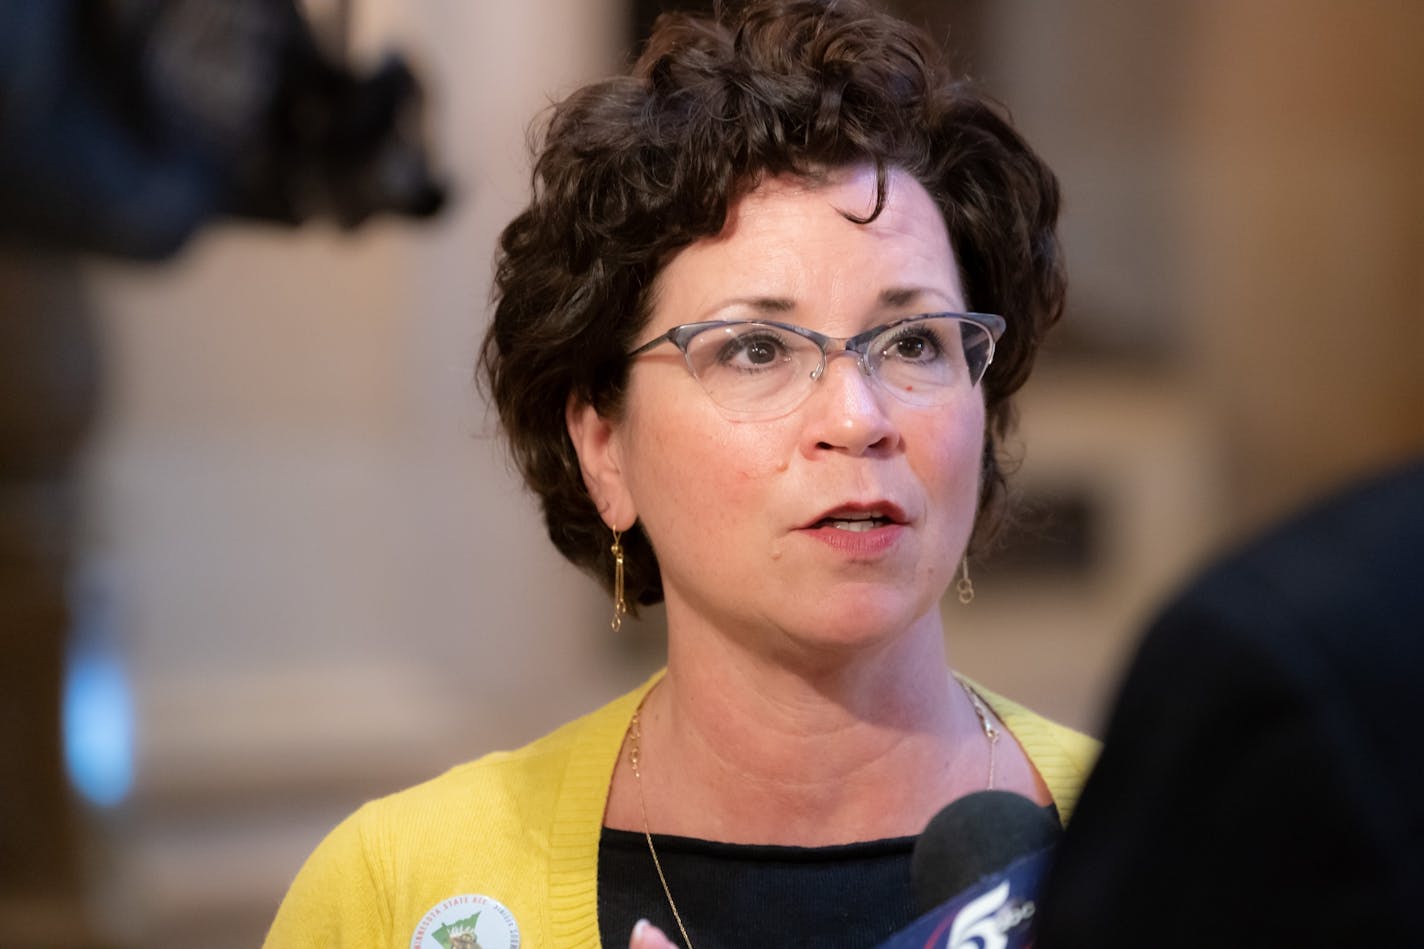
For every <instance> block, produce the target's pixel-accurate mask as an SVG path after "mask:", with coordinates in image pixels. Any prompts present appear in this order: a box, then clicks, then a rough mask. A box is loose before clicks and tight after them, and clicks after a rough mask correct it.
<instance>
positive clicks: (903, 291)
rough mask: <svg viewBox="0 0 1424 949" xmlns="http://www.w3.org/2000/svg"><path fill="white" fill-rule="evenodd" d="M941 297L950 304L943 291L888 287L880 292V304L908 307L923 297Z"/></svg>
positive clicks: (929, 288) (926, 288) (924, 288)
mask: <svg viewBox="0 0 1424 949" xmlns="http://www.w3.org/2000/svg"><path fill="white" fill-rule="evenodd" d="M927 296H933V297H939V298H941V299H944V300H945V302H946V303H948V302H949V301H948V299H947V298H946V297H945V294H944V292H943V291H942V290H936V289H934V288H933V287H887V288H886V289H884V290H881V291H880V304H881V305H882V306H887V307H900V306H908V305H909V304H911V303H914V302H915V301H916V300H918V299H920V298H921V297H927Z"/></svg>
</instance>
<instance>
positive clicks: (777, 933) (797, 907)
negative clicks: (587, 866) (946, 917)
mask: <svg viewBox="0 0 1424 949" xmlns="http://www.w3.org/2000/svg"><path fill="white" fill-rule="evenodd" d="M653 844H654V845H655V846H656V847H657V850H658V860H659V861H660V862H661V863H662V866H663V872H664V873H665V874H666V875H667V882H668V888H669V889H670V890H671V891H672V898H673V900H674V901H676V903H677V910H678V912H679V913H680V914H681V915H682V921H683V924H684V925H686V926H687V934H688V936H690V937H691V939H692V943H693V945H694V946H695V947H696V949H717V947H728V949H732V947H735V949H747V947H749V946H818V947H820V946H826V947H847V949H850V947H860V946H863V947H867V949H868V947H872V946H876V945H878V944H879V943H881V942H883V941H884V940H886V939H888V938H889V937H890V936H891V935H892V934H893V933H895V932H897V931H898V930H900V929H903V928H905V927H906V926H908V925H909V924H910V923H911V922H913V921H914V920H915V918H916V916H917V915H918V914H917V913H916V912H915V906H914V898H913V897H912V895H911V893H910V851H911V850H912V848H913V847H914V844H915V838H914V837H896V838H892V839H889V840H874V841H869V842H866V843H854V844H844V845H840V846H834V847H772V846H760V845H750V844H724V843H713V842H711V841H705V840H693V839H690V838H687V837H666V836H662V835H660V834H654V835H653ZM644 917H646V918H647V919H648V920H650V921H651V922H652V923H654V924H655V925H656V926H657V927H658V928H659V929H661V930H662V931H663V932H665V933H667V934H668V938H670V939H672V940H673V942H675V943H677V944H678V945H680V946H681V945H682V941H683V940H682V936H681V934H679V933H678V929H677V924H676V923H675V922H674V921H673V917H672V911H671V910H670V909H668V900H667V896H666V894H664V893H663V887H662V884H661V883H659V882H658V875H657V871H656V870H655V869H654V868H653V858H652V857H651V856H650V855H649V854H648V842H647V840H646V839H645V838H644V836H643V835H642V834H640V833H636V832H632V831H625V830H610V829H609V828H607V827H605V828H604V829H603V836H602V838H601V840H600V842H599V847H598V928H599V935H600V937H601V938H602V941H603V945H604V946H605V949H625V947H626V946H627V945H628V937H629V935H630V934H631V933H632V931H633V924H634V923H636V922H637V921H638V920H639V919H641V918H644Z"/></svg>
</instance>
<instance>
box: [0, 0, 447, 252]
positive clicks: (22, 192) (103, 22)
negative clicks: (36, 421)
mask: <svg viewBox="0 0 1424 949" xmlns="http://www.w3.org/2000/svg"><path fill="white" fill-rule="evenodd" d="M421 111H422V97H421V90H420V86H419V84H418V83H417V81H416V79H415V76H414V75H413V74H412V72H411V70H410V69H409V68H408V67H407V66H406V64H405V63H404V62H403V61H402V60H400V59H399V58H396V57H394V56H393V57H390V58H388V59H387V60H386V61H385V62H384V64H383V65H381V66H380V67H379V68H378V69H377V70H376V71H375V72H374V73H373V74H371V75H368V76H357V75H355V74H353V73H352V72H350V71H348V70H347V69H346V68H345V67H344V66H343V65H341V64H340V63H338V62H335V61H333V59H332V58H331V57H330V56H329V55H328V54H326V53H325V52H323V50H322V48H321V47H320V46H319V45H318V43H317V41H316V38H315V36H314V34H313V32H312V30H311V28H310V26H309V25H308V23H307V22H306V20H305V19H304V18H303V17H302V15H301V12H300V11H299V10H298V9H297V7H296V5H295V3H294V2H293V0H0V241H5V242H8V243H12V244H15V243H19V244H22V245H25V246H36V245H37V244H45V245H50V246H52V247H55V248H60V249H77V250H87V251H97V252H101V253H105V254H113V255H117V256H121V257H131V258H142V259H158V258H162V257H166V256H169V255H171V254H172V253H174V252H175V251H176V250H178V248H179V247H181V246H182V244H183V242H184V241H186V240H187V239H188V238H189V237H190V236H191V235H192V234H193V233H194V231H196V230H197V228H198V227H199V226H200V225H202V224H203V223H204V222H206V221H208V220H210V219H212V218H215V217H219V216H224V215H230V216H238V217H246V218H255V219H260V220H266V221H276V222H282V223H286V224H297V223H301V222H303V221H305V220H307V219H309V218H311V217H313V216H316V215H325V216H330V217H332V218H334V219H335V220H336V221H337V222H339V223H340V224H341V225H342V226H344V227H354V226H355V225H357V224H360V223H361V222H362V221H364V220H366V219H367V218H368V217H370V216H371V215H372V214H375V213H378V212H383V211H390V212H395V213H398V214H406V215H414V216H418V217H424V216H428V215H431V214H433V213H435V212H436V211H437V210H438V209H439V208H440V206H441V204H442V202H443V199H444V188H443V186H442V184H441V183H439V182H438V181H437V180H436V178H435V176H434V175H433V173H432V172H431V170H430V167H429V161H428V155H427V150H426V147H425V145H424V143H423V140H422V136H423V129H422V122H421Z"/></svg>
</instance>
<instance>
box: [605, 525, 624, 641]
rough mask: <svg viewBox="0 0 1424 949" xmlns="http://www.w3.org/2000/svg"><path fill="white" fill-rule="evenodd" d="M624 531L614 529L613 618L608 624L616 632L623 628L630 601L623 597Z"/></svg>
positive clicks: (612, 549)
mask: <svg viewBox="0 0 1424 949" xmlns="http://www.w3.org/2000/svg"><path fill="white" fill-rule="evenodd" d="M622 540H623V532H622V531H620V530H619V529H618V528H616V527H615V528H614V529H613V546H612V547H610V548H609V549H610V550H611V551H613V620H612V622H610V623H609V624H608V625H609V626H610V627H611V628H612V629H613V631H614V632H615V633H616V632H618V631H619V630H620V629H622V628H623V617H624V616H626V615H627V614H628V603H627V601H626V600H624V599H623V543H622Z"/></svg>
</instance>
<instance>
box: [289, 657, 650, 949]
mask: <svg viewBox="0 0 1424 949" xmlns="http://www.w3.org/2000/svg"><path fill="white" fill-rule="evenodd" d="M650 685H651V681H650V682H649V683H646V684H645V685H644V686H643V687H641V688H639V689H637V690H635V691H633V692H631V693H629V694H628V695H625V696H623V697H621V698H619V699H616V700H614V701H613V702H611V703H609V704H608V705H605V706H604V707H603V708H601V709H599V710H597V711H595V712H592V713H590V714H588V715H585V716H583V717H581V718H578V719H576V720H574V721H572V722H569V723H568V724H566V725H564V726H562V727H560V728H558V729H556V730H554V731H552V732H550V733H549V734H547V735H545V736H544V737H542V738H539V739H536V740H535V741H533V742H530V743H529V744H527V745H525V746H523V747H522V748H517V749H514V750H512V751H497V752H493V753H490V754H487V755H484V756H483V757H480V758H478V759H476V760H474V761H470V762H468V763H466V764H461V765H457V766H456V767H454V768H451V769H450V770H448V771H446V772H445V773H444V774H441V775H439V776H438V777H435V778H432V779H430V780H428V781H425V782H423V783H421V784H417V785H415V786H413V787H409V788H406V789H405V790H402V791H398V792H396V793H394V794H389V795H387V796H385V797H381V798H377V799H376V800H373V801H370V802H368V803H366V804H364V805H363V806H362V807H361V808H360V809H358V810H357V811H356V812H355V813H353V814H351V815H350V816H349V817H347V818H346V820H344V821H343V822H342V823H341V824H340V825H339V826H337V827H336V828H335V829H334V830H332V831H331V833H329V834H328V835H327V837H326V838H325V839H324V840H323V841H322V842H321V844H319V845H318V847H317V849H316V850H315V851H314V852H313V853H312V854H311V856H310V857H308V859H307V861H306V863H305V865H304V866H303V868H302V870H301V872H300V873H299V874H298V875H297V878H296V880H295V881H294V882H293V884H292V887H291V889H290V890H289V891H288V894H287V897H286V899H285V900H284V901H283V904H282V907H281V909H280V910H279V912H278V916H277V919H276V921H275V922H274V924H273V928H272V931H271V934H270V935H269V938H268V942H267V945H268V946H274V947H275V946H281V947H284V949H285V947H287V946H308V945H311V946H316V945H384V944H385V943H386V942H388V941H389V939H390V938H391V937H392V934H394V933H409V932H411V931H412V927H414V926H417V925H418V924H419V923H420V921H421V920H422V919H424V918H425V917H426V916H427V915H428V914H429V913H430V911H431V907H432V906H437V905H440V903H441V901H442V900H447V899H449V898H451V897H452V896H454V895H459V894H470V893H477V894H483V896H482V897H481V898H484V897H489V898H491V899H493V900H496V901H497V902H499V903H500V904H501V905H502V906H504V907H506V908H507V909H508V910H509V911H510V912H511V913H512V914H513V915H514V916H515V917H517V918H519V919H520V920H522V921H523V922H522V923H521V925H525V926H532V927H534V928H533V929H531V930H530V932H537V931H542V930H541V929H540V928H539V927H540V926H541V925H542V921H543V919H544V915H545V909H544V908H542V903H543V901H544V900H545V897H547V893H548V888H549V886H550V885H551V873H554V872H555V871H554V870H551V869H550V865H551V863H552V862H553V861H551V855H553V854H560V855H565V856H568V857H570V858H571V859H565V860H563V861H562V863H563V864H569V865H577V864H579V861H580V860H582V861H584V862H587V860H591V859H596V855H597V841H598V830H599V826H600V821H601V817H602V813H603V808H604V803H605V801H606V798H607V793H608V781H609V776H610V774H611V773H612V769H613V766H614V763H615V762H616V760H617V756H618V751H619V748H620V747H621V745H622V740H623V735H624V733H625V731H626V730H627V726H628V721H629V719H630V718H631V717H632V714H633V710H634V709H635V708H637V703H638V702H639V701H641V698H642V695H643V694H644V693H645V692H646V690H647V688H648V687H649V686H650ZM561 865H562V864H561ZM333 934H340V938H336V936H334V935H333ZM533 941H534V942H535V943H536V944H537V943H538V942H539V940H538V939H534V940H533Z"/></svg>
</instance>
